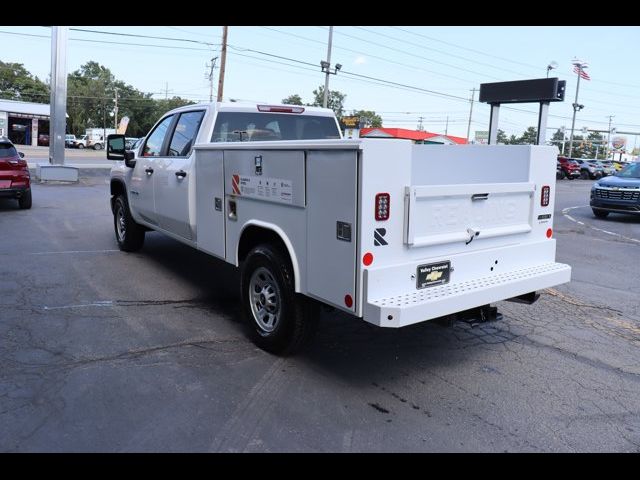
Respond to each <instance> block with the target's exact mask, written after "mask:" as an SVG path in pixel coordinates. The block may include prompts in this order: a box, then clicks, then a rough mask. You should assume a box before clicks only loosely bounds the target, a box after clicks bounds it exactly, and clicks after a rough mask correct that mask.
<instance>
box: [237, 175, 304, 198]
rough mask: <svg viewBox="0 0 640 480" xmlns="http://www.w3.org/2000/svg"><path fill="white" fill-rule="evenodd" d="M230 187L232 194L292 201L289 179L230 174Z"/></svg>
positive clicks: (291, 188) (291, 185)
mask: <svg viewBox="0 0 640 480" xmlns="http://www.w3.org/2000/svg"><path fill="white" fill-rule="evenodd" d="M231 188H232V189H233V194H234V195H242V196H243V197H250V198H259V199H262V200H270V201H272V202H282V203H293V184H292V182H291V180H285V179H282V178H269V177H262V176H259V177H254V176H249V175H232V176H231Z"/></svg>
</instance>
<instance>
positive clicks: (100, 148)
mask: <svg viewBox="0 0 640 480" xmlns="http://www.w3.org/2000/svg"><path fill="white" fill-rule="evenodd" d="M93 149H94V150H102V144H101V143H96V144H95V145H94V146H93Z"/></svg>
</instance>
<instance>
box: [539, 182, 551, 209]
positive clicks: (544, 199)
mask: <svg viewBox="0 0 640 480" xmlns="http://www.w3.org/2000/svg"><path fill="white" fill-rule="evenodd" d="M549 197H551V187H550V186H549V185H545V186H544V187H542V194H541V195H540V205H542V206H543V207H548V206H549Z"/></svg>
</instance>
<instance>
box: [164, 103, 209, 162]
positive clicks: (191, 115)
mask: <svg viewBox="0 0 640 480" xmlns="http://www.w3.org/2000/svg"><path fill="white" fill-rule="evenodd" d="M203 117H204V110H199V111H197V112H185V113H182V114H180V119H179V120H178V123H176V128H175V130H174V131H173V136H172V138H171V143H170V145H169V156H170V157H187V156H189V154H190V153H191V150H192V148H193V144H194V143H195V141H196V136H197V135H198V130H199V129H200V124H201V123H202V119H203Z"/></svg>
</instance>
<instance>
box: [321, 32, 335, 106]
mask: <svg viewBox="0 0 640 480" xmlns="http://www.w3.org/2000/svg"><path fill="white" fill-rule="evenodd" d="M332 39H333V27H332V26H331V27H329V46H328V48H327V63H328V64H329V66H328V67H327V73H326V74H325V78H324V99H323V100H322V106H323V107H324V108H327V101H328V99H329V74H330V73H331V72H330V71H329V68H330V66H331V40H332Z"/></svg>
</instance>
